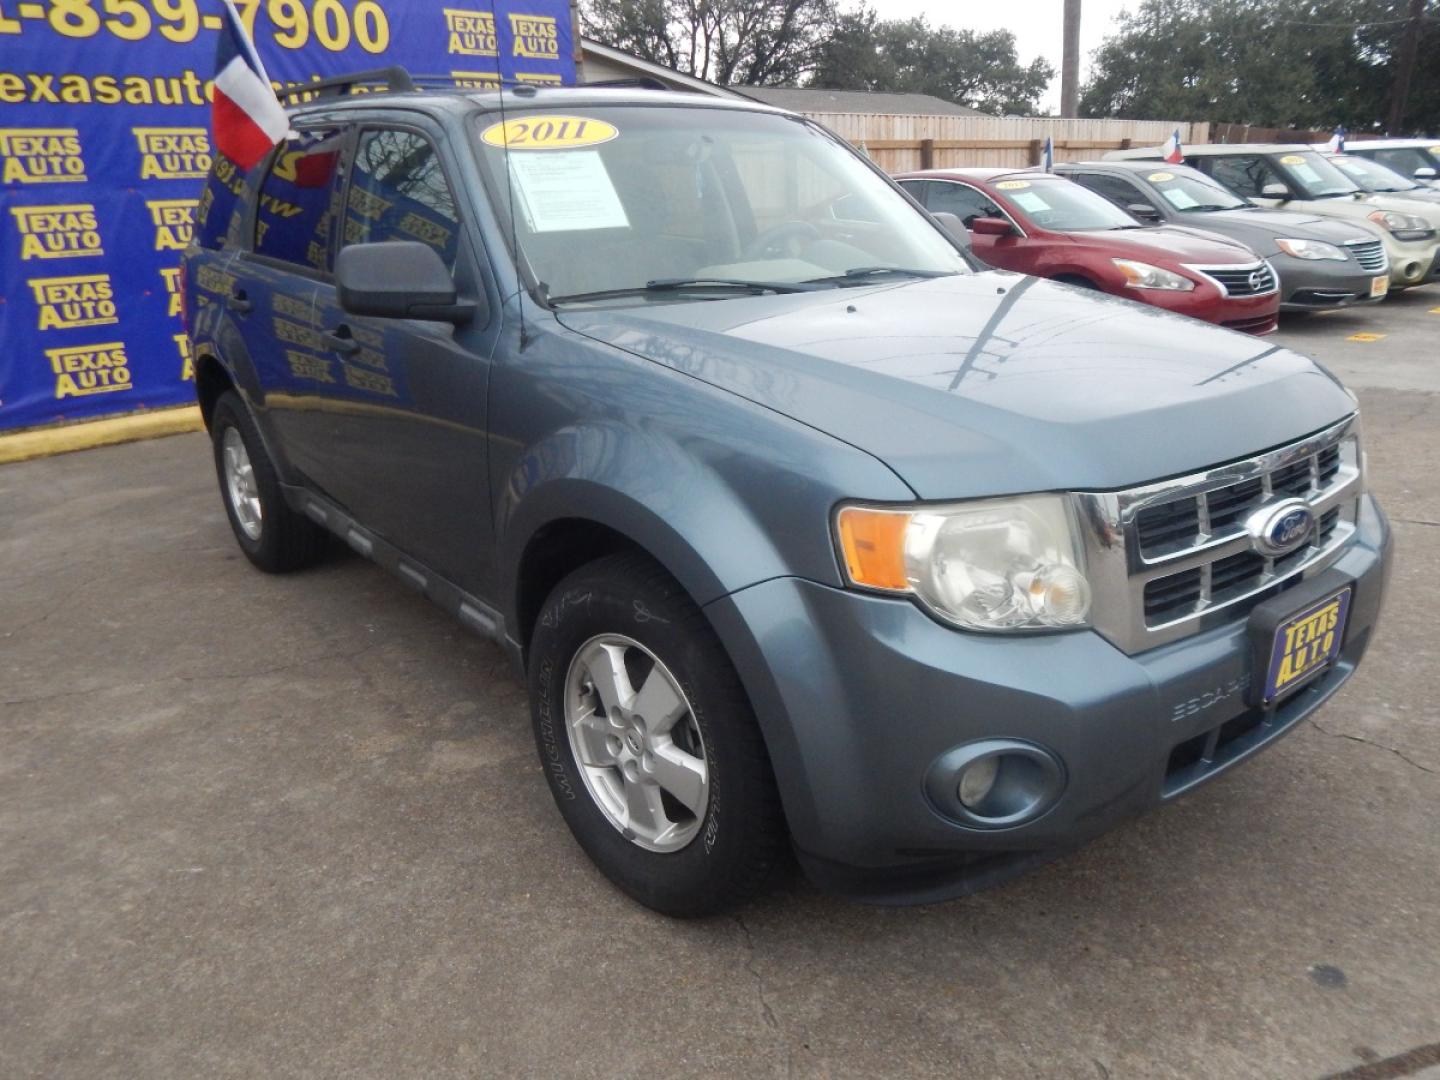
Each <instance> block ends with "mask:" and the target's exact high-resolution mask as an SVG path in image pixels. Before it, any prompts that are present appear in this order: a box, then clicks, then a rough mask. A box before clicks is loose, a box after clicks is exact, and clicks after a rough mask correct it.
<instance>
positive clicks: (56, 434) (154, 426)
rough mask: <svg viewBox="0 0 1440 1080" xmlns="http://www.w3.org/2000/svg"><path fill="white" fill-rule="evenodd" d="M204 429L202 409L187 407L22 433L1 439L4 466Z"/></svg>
mask: <svg viewBox="0 0 1440 1080" xmlns="http://www.w3.org/2000/svg"><path fill="white" fill-rule="evenodd" d="M204 426H205V424H204V421H203V420H202V419H201V418H200V406H198V405H184V406H181V407H180V408H178V409H156V410H154V411H152V412H142V413H134V414H133V415H130V416H116V417H113V418H111V419H109V420H91V421H89V422H87V423H84V424H63V425H60V426H58V427H47V428H37V429H36V430H34V431H20V432H16V433H15V434H14V435H0V465H4V464H6V463H7V462H11V461H29V460H30V459H31V458H39V457H49V456H50V455H51V454H68V453H69V452H70V451H72V450H89V449H90V448H91V447H95V446H113V445H115V444H116V443H127V442H136V441H138V440H140V439H158V438H160V437H161V436H162V435H180V434H182V433H184V432H187V431H199V430H200V429H201V428H202V427H204Z"/></svg>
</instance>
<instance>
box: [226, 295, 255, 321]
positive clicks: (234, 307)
mask: <svg viewBox="0 0 1440 1080" xmlns="http://www.w3.org/2000/svg"><path fill="white" fill-rule="evenodd" d="M254 306H255V304H254V303H253V302H252V301H251V299H250V298H249V297H248V296H246V295H245V290H244V289H236V290H234V291H233V292H231V294H230V310H231V311H233V312H235V313H236V314H237V315H245V314H247V313H248V312H249V311H250V310H251V309H252V308H253V307H254Z"/></svg>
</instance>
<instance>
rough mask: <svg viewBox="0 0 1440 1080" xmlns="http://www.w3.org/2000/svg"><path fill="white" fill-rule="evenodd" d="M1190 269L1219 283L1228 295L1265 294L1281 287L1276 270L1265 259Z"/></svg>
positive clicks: (1192, 267)
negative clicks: (1239, 264)
mask: <svg viewBox="0 0 1440 1080" xmlns="http://www.w3.org/2000/svg"><path fill="white" fill-rule="evenodd" d="M1189 269H1191V270H1194V271H1195V272H1196V273H1198V274H1203V275H1204V276H1205V277H1207V278H1209V279H1210V280H1211V281H1213V282H1214V283H1215V284H1216V285H1219V286H1220V289H1221V291H1222V292H1224V293H1225V295H1226V296H1263V295H1264V294H1265V293H1272V292H1274V291H1275V290H1276V289H1277V288H1279V287H1280V279H1279V278H1277V277H1276V276H1275V271H1274V270H1273V269H1272V268H1271V266H1270V264H1269V263H1268V262H1264V261H1263V260H1262V261H1261V262H1258V263H1247V264H1245V265H1244V266H1191V267H1189Z"/></svg>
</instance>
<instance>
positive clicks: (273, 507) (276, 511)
mask: <svg viewBox="0 0 1440 1080" xmlns="http://www.w3.org/2000/svg"><path fill="white" fill-rule="evenodd" d="M210 439H211V442H212V444H213V447H214V452H215V473H216V476H217V477H218V479H219V481H220V498H221V500H222V501H223V502H224V503H225V514H226V516H227V517H228V518H229V519H230V528H231V531H233V532H234V534H235V542H236V543H238V544H239V545H240V550H241V551H243V552H244V553H245V557H246V558H247V559H249V560H250V561H251V562H252V563H254V564H255V565H256V566H258V567H259V568H260V569H261V570H264V571H265V572H266V573H269V574H283V573H288V572H289V571H291V570H300V569H303V568H304V567H307V566H313V565H314V564H315V563H317V562H319V561H320V560H321V559H322V558H323V557H324V556H325V552H326V550H327V548H328V547H329V542H330V541H329V535H328V534H327V533H326V532H325V530H324V529H322V528H321V527H320V526H319V525H317V524H315V522H313V521H311V520H310V519H309V518H307V517H305V516H304V515H303V514H297V513H296V512H295V511H294V510H292V509H290V507H289V505H288V504H287V503H286V502H285V496H284V494H283V493H282V492H281V490H280V479H279V477H278V476H277V474H276V472H275V465H274V463H273V462H271V460H270V457H269V455H267V454H266V453H265V444H264V442H263V441H262V440H261V438H260V432H259V430H258V429H257V428H256V427H255V421H254V420H253V419H252V418H251V416H250V411H249V410H248V409H246V408H245V405H244V403H243V402H242V401H241V400H240V398H239V396H238V395H236V393H235V392H234V391H233V390H227V391H226V392H225V393H223V394H221V395H220V397H219V398H218V399H217V400H216V402H215V410H214V412H213V413H212V414H211V418H210Z"/></svg>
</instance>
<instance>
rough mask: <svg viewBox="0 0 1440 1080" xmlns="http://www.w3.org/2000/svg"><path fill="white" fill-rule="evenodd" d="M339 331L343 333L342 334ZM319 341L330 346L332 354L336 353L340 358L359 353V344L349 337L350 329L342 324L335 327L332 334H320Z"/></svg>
mask: <svg viewBox="0 0 1440 1080" xmlns="http://www.w3.org/2000/svg"><path fill="white" fill-rule="evenodd" d="M341 330H343V331H345V332H344V333H343V334H342V333H340V331H341ZM320 340H321V341H322V342H324V343H325V344H326V345H328V346H330V349H331V351H332V352H337V353H339V354H340V355H341V356H349V355H350V354H351V353H357V352H359V351H360V343H359V342H358V341H356V340H355V339H354V338H353V337H351V336H350V328H349V327H348V326H345V325H343V324H342V325H340V326H337V327H336V328H335V333H333V334H321V335H320Z"/></svg>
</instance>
